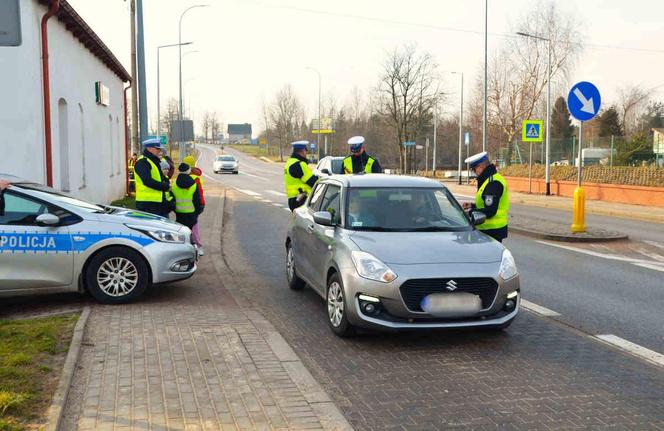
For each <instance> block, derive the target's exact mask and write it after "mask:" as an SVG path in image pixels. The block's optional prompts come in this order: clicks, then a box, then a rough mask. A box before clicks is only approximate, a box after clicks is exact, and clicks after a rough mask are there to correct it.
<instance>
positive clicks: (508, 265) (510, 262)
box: [498, 249, 518, 280]
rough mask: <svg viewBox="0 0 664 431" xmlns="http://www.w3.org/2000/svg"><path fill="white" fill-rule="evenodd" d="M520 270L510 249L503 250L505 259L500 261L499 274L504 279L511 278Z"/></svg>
mask: <svg viewBox="0 0 664 431" xmlns="http://www.w3.org/2000/svg"><path fill="white" fill-rule="evenodd" d="M517 273H518V271H517V269H516V263H515V262H514V257H513V256H512V253H510V251H509V250H507V249H505V250H503V259H502V260H501V261H500V270H499V271H498V275H500V278H502V279H503V280H509V279H510V278H512V277H514V276H515V275H517Z"/></svg>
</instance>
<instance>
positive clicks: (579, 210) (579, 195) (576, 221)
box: [572, 121, 586, 233]
mask: <svg viewBox="0 0 664 431" xmlns="http://www.w3.org/2000/svg"><path fill="white" fill-rule="evenodd" d="M582 136H583V121H582V122H581V125H580V126H579V157H578V159H577V160H578V161H579V172H578V176H577V178H576V189H574V213H573V215H572V217H573V219H572V233H581V232H585V231H586V223H585V212H586V191H585V190H584V189H583V187H581V172H582V169H583V160H582V159H581V147H582V141H583V138H582Z"/></svg>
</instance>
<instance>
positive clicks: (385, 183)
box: [324, 174, 445, 188]
mask: <svg viewBox="0 0 664 431" xmlns="http://www.w3.org/2000/svg"><path fill="white" fill-rule="evenodd" d="M324 181H325V182H329V181H337V182H341V183H342V184H343V186H344V187H411V188H415V187H421V188H431V187H437V188H445V186H444V185H443V184H442V183H440V182H439V181H436V180H432V179H429V178H423V177H412V176H408V175H387V174H360V175H333V176H331V177H329V178H325V179H324Z"/></svg>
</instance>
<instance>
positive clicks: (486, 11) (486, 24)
mask: <svg viewBox="0 0 664 431" xmlns="http://www.w3.org/2000/svg"><path fill="white" fill-rule="evenodd" d="M488 30H489V0H484V116H483V117H482V151H486V150H487V141H488V139H487V134H486V133H487V130H486V129H487V124H486V123H487V81H488V79H489V73H488V67H489V66H488V64H489V60H488Z"/></svg>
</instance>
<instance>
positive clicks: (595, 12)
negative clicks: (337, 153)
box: [69, 0, 664, 135]
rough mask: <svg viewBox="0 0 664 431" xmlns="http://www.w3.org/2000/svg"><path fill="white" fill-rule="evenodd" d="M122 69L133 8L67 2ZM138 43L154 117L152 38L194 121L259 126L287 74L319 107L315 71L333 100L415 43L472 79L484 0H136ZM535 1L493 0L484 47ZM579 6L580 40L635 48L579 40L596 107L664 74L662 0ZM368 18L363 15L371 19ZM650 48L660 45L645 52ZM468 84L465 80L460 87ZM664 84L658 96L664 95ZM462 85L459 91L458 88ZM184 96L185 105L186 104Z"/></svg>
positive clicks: (115, 1)
mask: <svg viewBox="0 0 664 431" xmlns="http://www.w3.org/2000/svg"><path fill="white" fill-rule="evenodd" d="M69 2H70V3H71V4H72V6H74V8H75V9H76V10H77V11H78V12H79V14H81V16H83V18H84V19H85V20H86V21H87V22H88V24H90V26H91V27H92V28H93V29H94V30H95V32H97V34H98V35H99V36H100V37H101V39H102V40H103V41H104V42H105V43H106V44H107V45H108V46H109V48H110V49H111V50H112V51H113V52H114V53H115V55H116V56H117V57H118V58H119V59H120V61H122V63H123V64H124V65H125V66H126V68H127V70H129V71H130V49H129V48H130V45H129V6H128V1H123V0H112V1H110V0H69ZM143 3H144V22H145V46H146V65H147V77H148V80H147V84H148V99H149V100H148V109H149V115H150V120H151V121H153V120H154V119H156V104H157V96H156V94H157V92H156V71H157V69H156V57H157V55H156V54H157V46H159V45H165V44H171V43H177V41H178V19H179V17H180V14H181V13H182V11H183V10H184V9H186V8H187V7H188V6H191V5H194V4H209V5H210V7H207V8H200V9H192V10H190V11H189V12H187V14H186V15H185V18H184V19H183V21H182V40H183V42H184V41H193V42H194V44H193V45H191V46H188V47H183V52H184V53H186V52H188V51H198V52H192V53H191V54H188V55H186V56H185V57H184V60H183V81H184V94H185V110H186V111H190V112H191V115H192V116H193V118H194V120H195V121H196V123H197V124H198V122H199V121H200V118H201V116H202V113H203V112H204V111H206V110H210V111H216V112H218V113H219V116H220V119H221V120H222V121H223V122H224V123H226V124H228V123H243V122H249V123H253V125H254V134H255V135H256V134H257V132H258V131H259V130H261V129H262V128H263V121H262V119H261V104H262V100H263V99H265V100H266V101H267V102H270V101H271V100H272V99H273V98H274V95H275V93H276V92H277V91H278V89H279V88H281V87H282V86H283V85H284V84H286V83H291V84H293V86H294V88H295V91H296V92H297V94H298V95H299V96H300V98H301V99H302V100H303V102H304V103H305V107H306V109H307V112H308V113H309V114H310V115H311V116H313V115H314V114H315V112H316V109H317V108H316V106H317V97H318V77H317V75H316V74H315V73H314V72H313V71H311V70H308V69H307V66H311V67H315V68H317V69H318V70H319V71H320V73H321V75H322V82H323V94H324V98H326V97H329V96H330V95H331V96H333V97H334V98H335V100H336V101H337V104H338V105H342V104H344V103H345V102H346V101H348V100H349V96H350V94H351V92H352V91H353V88H354V87H358V88H359V89H361V90H362V91H363V92H365V93H366V92H368V91H370V89H371V88H374V87H375V86H376V84H377V80H378V75H379V73H380V67H381V63H382V61H383V59H384V57H385V52H386V51H388V50H392V49H393V48H395V47H397V46H400V45H402V44H404V43H408V42H415V43H417V44H418V46H419V47H420V48H421V49H423V50H427V51H429V52H430V53H431V54H432V55H433V56H434V57H435V58H436V60H437V62H438V63H439V65H440V69H441V70H447V71H452V70H454V71H463V72H464V73H465V74H466V76H467V78H466V79H467V81H466V82H468V81H469V80H470V79H471V78H475V77H476V76H477V74H479V73H481V71H482V67H483V58H484V57H483V56H484V51H483V47H484V38H483V30H484V29H483V27H484V0H398V1H397V0H334V1H319V0H200V1H190V0H144V1H143ZM537 3H538V0H489V53H490V54H491V52H492V50H495V49H496V48H497V47H499V46H500V45H501V44H502V43H504V36H502V35H509V34H512V31H513V30H514V23H515V22H516V21H518V19H519V17H520V16H521V15H522V14H523V13H524V12H525V11H526V10H527V8H529V7H533V6H534V5H536V4H537ZM556 3H557V4H558V5H559V7H560V8H561V9H562V10H564V11H565V12H571V13H574V14H576V15H577V17H578V20H579V22H581V23H582V24H583V28H582V32H583V33H584V34H585V35H586V39H585V41H584V42H586V43H587V44H595V45H603V46H614V47H631V48H638V49H640V50H629V49H616V48H600V47H590V46H589V47H586V48H585V49H584V51H583V52H582V54H581V57H580V59H579V61H578V63H577V64H576V67H575V68H574V70H573V71H572V74H571V77H570V81H574V82H576V81H580V80H586V81H591V82H594V83H595V84H596V85H597V86H598V87H599V89H600V91H601V92H602V96H603V105H606V104H607V103H611V102H612V101H613V100H614V99H615V97H616V89H617V88H619V87H621V86H626V85H632V84H638V85H643V86H645V87H656V86H659V85H662V84H664V44H663V43H662V41H664V2H662V1H661V0H630V1H625V0H584V1H578V0H556ZM367 18H370V19H367ZM648 50H655V51H659V52H650V51H648ZM177 77H178V75H177V48H166V49H162V50H161V105H162V112H163V110H164V108H165V105H166V101H167V100H168V99H169V98H171V97H176V98H177V96H178V86H177ZM445 87H446V89H447V90H448V91H450V92H453V93H455V94H454V95H453V96H452V97H450V98H449V103H448V106H447V107H446V109H447V111H449V112H453V111H455V110H456V109H457V108H456V106H457V103H458V102H457V101H456V100H457V99H456V97H457V96H458V77H455V76H453V75H446V76H445ZM468 87H469V86H467V88H468ZM662 90H664V86H662V87H660V88H659V89H658V90H657V97H659V98H660V99H664V97H663V95H664V91H662ZM468 94H469V92H468V91H466V97H468ZM189 106H191V110H190V109H189Z"/></svg>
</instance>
